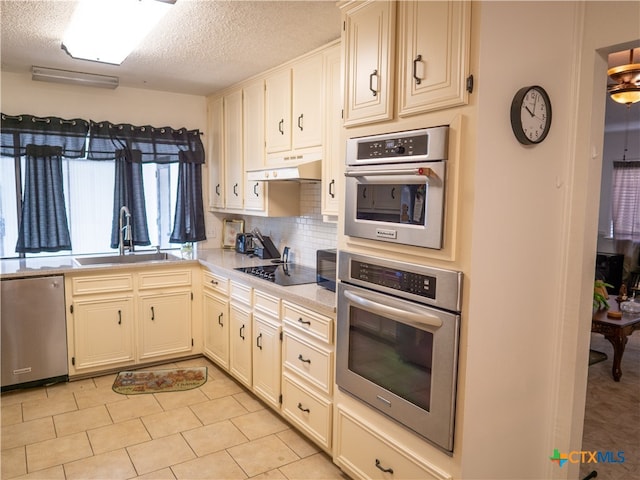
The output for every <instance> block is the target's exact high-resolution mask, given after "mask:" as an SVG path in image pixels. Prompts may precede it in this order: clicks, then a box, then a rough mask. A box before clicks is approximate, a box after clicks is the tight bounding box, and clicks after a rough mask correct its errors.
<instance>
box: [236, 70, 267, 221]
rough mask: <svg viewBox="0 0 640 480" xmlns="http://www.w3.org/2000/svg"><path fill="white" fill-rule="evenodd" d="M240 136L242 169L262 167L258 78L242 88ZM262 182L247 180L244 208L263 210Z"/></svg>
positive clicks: (261, 103) (260, 84)
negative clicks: (241, 142) (242, 158)
mask: <svg viewBox="0 0 640 480" xmlns="http://www.w3.org/2000/svg"><path fill="white" fill-rule="evenodd" d="M242 112H243V115H242V138H243V151H244V169H245V170H252V169H257V168H263V167H264V80H263V79H258V80H256V81H254V82H252V83H250V84H247V85H246V86H245V87H243V89H242ZM265 188H266V185H265V183H264V182H252V181H249V180H247V182H246V184H245V189H244V208H245V209H247V210H257V211H264V209H265Z"/></svg>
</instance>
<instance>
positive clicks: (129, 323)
mask: <svg viewBox="0 0 640 480" xmlns="http://www.w3.org/2000/svg"><path fill="white" fill-rule="evenodd" d="M73 306H74V309H73V317H74V330H75V331H74V345H75V352H74V356H75V368H76V370H78V371H81V370H82V369H86V368H92V367H98V366H111V365H117V364H122V363H132V362H133V361H134V360H135V357H134V348H133V318H134V316H133V312H134V309H133V297H132V296H130V295H126V296H122V297H111V298H101V299H93V300H91V299H84V300H74V303H73Z"/></svg>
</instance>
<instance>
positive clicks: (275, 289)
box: [0, 248, 336, 316]
mask: <svg viewBox="0 0 640 480" xmlns="http://www.w3.org/2000/svg"><path fill="white" fill-rule="evenodd" d="M169 253H172V254H174V255H175V256H176V258H175V259H174V260H173V259H172V260H162V261H152V262H144V263H134V264H101V265H83V266H81V265H78V264H77V263H76V262H75V261H74V260H73V258H74V257H75V256H76V255H68V256H67V255H65V256H53V257H36V258H27V259H7V260H1V261H0V278H2V279H10V278H24V277H34V276H43V275H65V274H67V275H68V274H71V273H73V274H77V273H89V272H91V273H99V272H101V271H103V272H104V271H105V270H111V271H113V270H124V269H128V270H131V269H139V268H142V267H144V268H157V267H163V266H168V265H171V266H175V265H176V264H179V263H189V264H193V263H198V264H200V265H202V266H203V267H206V268H208V269H209V270H211V271H212V272H215V273H217V274H219V275H224V276H226V277H228V278H230V279H231V280H235V281H240V282H242V283H244V284H246V285H250V286H252V287H255V288H258V289H260V290H262V291H265V292H267V293H271V294H272V295H276V296H279V297H280V298H282V299H283V300H289V301H292V302H294V303H297V304H299V305H302V306H306V307H308V308H311V309H313V310H315V311H317V312H318V313H322V314H325V315H330V316H334V315H335V311H336V307H335V299H336V295H335V293H334V292H331V291H329V290H327V289H325V288H322V287H319V286H318V285H316V284H315V283H310V284H305V285H292V286H286V287H283V286H280V285H275V284H273V283H272V282H269V281H268V280H264V279H261V278H257V277H253V276H251V275H248V274H246V273H243V272H239V271H237V270H234V269H235V268H237V267H249V266H255V265H265V264H270V262H269V260H261V259H259V258H256V257H250V256H248V255H242V254H239V253H236V252H235V251H234V250H232V249H222V248H214V249H206V250H204V249H198V250H197V251H194V252H193V253H192V254H190V255H189V258H181V257H180V252H179V251H177V250H176V251H173V250H171V251H169ZM78 256H79V255H78Z"/></svg>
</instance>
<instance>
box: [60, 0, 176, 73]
mask: <svg viewBox="0 0 640 480" xmlns="http://www.w3.org/2000/svg"><path fill="white" fill-rule="evenodd" d="M175 1H176V0H80V1H79V2H78V6H77V7H76V10H75V11H74V13H73V15H72V17H71V22H70V24H69V27H68V28H67V30H66V32H65V34H64V38H63V40H62V45H61V46H62V49H63V50H64V51H66V52H67V53H68V54H69V55H70V56H71V57H73V58H76V59H81V60H92V61H94V62H102V63H110V64H114V65H120V64H121V63H122V62H123V61H124V59H125V58H127V56H128V55H129V54H130V53H131V52H132V51H133V49H135V48H136V47H137V46H138V45H139V44H140V43H141V42H142V40H143V39H144V38H145V37H146V36H147V34H148V33H149V32H150V31H151V29H152V28H153V27H154V26H155V25H156V24H157V23H158V22H159V21H160V20H161V19H162V17H163V16H164V15H165V14H166V13H167V12H168V11H169V9H170V8H171V5H172V4H174V3H175Z"/></svg>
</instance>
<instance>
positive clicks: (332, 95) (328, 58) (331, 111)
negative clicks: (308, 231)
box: [320, 46, 344, 216]
mask: <svg viewBox="0 0 640 480" xmlns="http://www.w3.org/2000/svg"><path fill="white" fill-rule="evenodd" d="M341 68H342V58H341V56H340V48H339V47H338V46H335V47H333V48H331V49H329V50H327V51H326V53H325V90H326V109H327V111H326V121H325V141H324V152H325V155H324V158H323V160H322V197H321V199H320V201H321V213H322V215H327V216H337V215H338V211H339V209H340V201H341V197H340V193H339V192H341V191H342V190H341V185H342V182H341V181H340V175H341V174H342V169H341V165H342V162H343V161H344V158H343V157H344V143H343V141H342V107H343V102H342V82H341Z"/></svg>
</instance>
